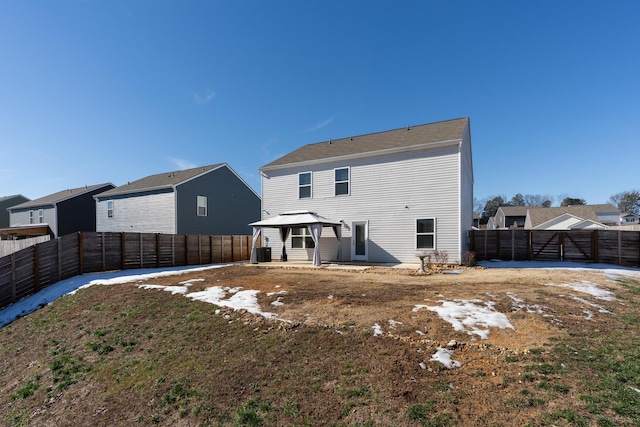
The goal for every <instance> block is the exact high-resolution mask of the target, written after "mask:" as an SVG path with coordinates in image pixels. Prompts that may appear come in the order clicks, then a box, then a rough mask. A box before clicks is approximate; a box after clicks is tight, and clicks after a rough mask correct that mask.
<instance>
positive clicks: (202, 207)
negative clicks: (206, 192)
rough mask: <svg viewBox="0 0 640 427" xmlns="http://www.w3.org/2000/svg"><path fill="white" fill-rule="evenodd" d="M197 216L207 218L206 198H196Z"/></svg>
mask: <svg viewBox="0 0 640 427" xmlns="http://www.w3.org/2000/svg"><path fill="white" fill-rule="evenodd" d="M198 216H207V196H198Z"/></svg>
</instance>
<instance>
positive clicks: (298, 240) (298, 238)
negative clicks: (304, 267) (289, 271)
mask: <svg viewBox="0 0 640 427" xmlns="http://www.w3.org/2000/svg"><path fill="white" fill-rule="evenodd" d="M291 247H292V248H294V249H312V248H315V247H316V245H315V244H314V243H313V237H311V233H309V229H308V228H307V227H299V228H292V229H291Z"/></svg>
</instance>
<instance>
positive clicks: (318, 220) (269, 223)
mask: <svg viewBox="0 0 640 427" xmlns="http://www.w3.org/2000/svg"><path fill="white" fill-rule="evenodd" d="M249 225H251V226H253V245H252V247H251V263H252V264H257V263H258V255H257V248H256V242H257V241H258V237H260V234H262V229H263V228H265V227H266V228H278V229H279V230H280V240H282V256H281V258H280V259H281V260H283V261H286V260H287V251H286V247H285V242H286V241H287V237H289V233H290V231H291V229H292V228H299V227H307V229H308V230H309V234H311V238H312V239H313V243H314V244H315V248H314V249H313V265H315V266H317V267H319V266H320V265H322V260H321V259H320V235H321V234H322V228H323V227H331V228H333V232H334V233H335V235H336V237H337V238H338V261H342V239H341V237H342V223H341V222H340V221H334V220H332V219H327V218H324V217H322V216H320V215H318V214H317V213H315V212H309V211H292V212H284V213H281V214H280V215H278V216H274V217H273V218H268V219H265V220H262V221H257V222H252V223H251V224H249Z"/></svg>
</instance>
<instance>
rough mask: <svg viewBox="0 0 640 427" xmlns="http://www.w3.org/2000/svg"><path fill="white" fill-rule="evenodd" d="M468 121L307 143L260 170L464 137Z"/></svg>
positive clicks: (426, 125)
mask: <svg viewBox="0 0 640 427" xmlns="http://www.w3.org/2000/svg"><path fill="white" fill-rule="evenodd" d="M468 123H469V118H468V117H464V118H460V119H454V120H447V121H442V122H436V123H429V124H424V125H418V126H408V127H406V128H401V129H395V130H389V131H385V132H378V133H370V134H366V135H360V136H354V137H350V138H342V139H336V140H331V141H325V142H319V143H315V144H308V145H305V146H303V147H300V148H298V149H297V150H294V151H292V152H291V153H289V154H286V155H284V156H282V157H280V158H279V159H276V160H274V161H272V162H271V163H268V164H266V165H264V166H262V167H261V168H260V169H261V170H262V169H270V168H273V167H278V166H283V165H290V164H295V163H303V162H308V161H313V160H323V159H333V158H339V157H343V156H350V155H357V154H365V153H374V152H377V151H383V150H390V149H402V148H409V147H414V146H418V145H424V144H432V143H433V144H435V143H438V142H445V141H456V140H460V139H462V138H463V137H464V132H465V129H466V128H467V126H468Z"/></svg>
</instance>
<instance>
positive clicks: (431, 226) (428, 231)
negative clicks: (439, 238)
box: [416, 218, 436, 249]
mask: <svg viewBox="0 0 640 427" xmlns="http://www.w3.org/2000/svg"><path fill="white" fill-rule="evenodd" d="M416 248H417V249H435V248H436V220H435V218H427V219H419V220H417V222H416Z"/></svg>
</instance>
